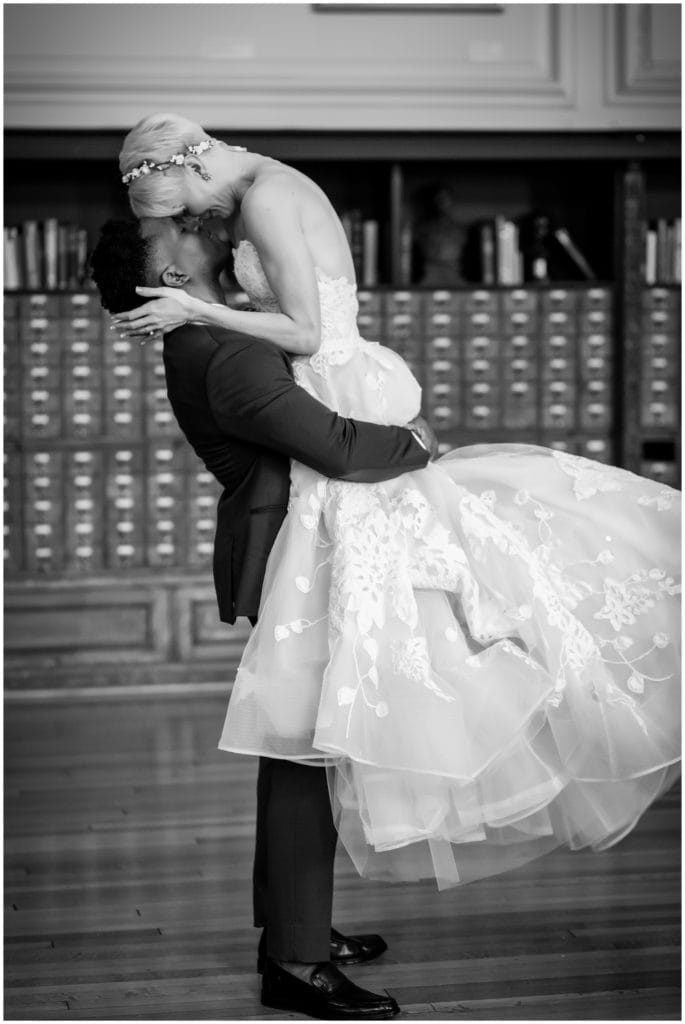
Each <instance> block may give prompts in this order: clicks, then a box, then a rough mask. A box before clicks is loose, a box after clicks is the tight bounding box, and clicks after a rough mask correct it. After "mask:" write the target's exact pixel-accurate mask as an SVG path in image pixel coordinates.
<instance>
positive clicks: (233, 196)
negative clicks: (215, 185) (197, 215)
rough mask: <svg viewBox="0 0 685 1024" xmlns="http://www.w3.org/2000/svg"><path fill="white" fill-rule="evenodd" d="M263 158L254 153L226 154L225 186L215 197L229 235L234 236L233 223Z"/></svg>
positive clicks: (237, 216) (238, 214)
mask: <svg viewBox="0 0 685 1024" xmlns="http://www.w3.org/2000/svg"><path fill="white" fill-rule="evenodd" d="M263 159H264V158H263V157H260V156H256V155H255V154H254V153H227V154H226V158H225V160H226V163H225V165H224V171H225V177H224V175H222V178H223V179H224V181H225V185H222V187H221V189H220V191H219V195H218V196H217V202H216V208H217V209H218V210H220V211H222V215H223V216H224V218H225V219H226V220H227V221H228V222H229V223H230V226H231V234H232V235H234V234H235V222H236V220H237V219H238V218H239V216H240V204H241V202H242V201H243V197H244V195H245V193H246V192H247V190H248V189H249V188H250V186H251V185H252V184H253V183H254V180H255V178H256V176H257V171H258V168H259V164H260V162H261V161H262V160H263Z"/></svg>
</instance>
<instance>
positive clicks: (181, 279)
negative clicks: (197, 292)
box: [160, 263, 190, 288]
mask: <svg viewBox="0 0 685 1024" xmlns="http://www.w3.org/2000/svg"><path fill="white" fill-rule="evenodd" d="M160 277H161V279H162V284H165V285H166V286H167V288H185V286H186V285H187V284H188V282H189V281H190V275H189V274H186V273H185V272H184V271H183V270H179V268H178V267H175V266H174V265H173V263H172V264H170V265H169V266H168V267H165V268H164V270H163V271H162V273H161V274H160Z"/></svg>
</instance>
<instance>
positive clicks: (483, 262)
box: [480, 221, 497, 284]
mask: <svg viewBox="0 0 685 1024" xmlns="http://www.w3.org/2000/svg"><path fill="white" fill-rule="evenodd" d="M480 268H481V279H482V282H483V284H496V283H497V274H496V271H495V225H494V224H492V223H490V222H489V221H488V222H486V223H485V224H481V226H480Z"/></svg>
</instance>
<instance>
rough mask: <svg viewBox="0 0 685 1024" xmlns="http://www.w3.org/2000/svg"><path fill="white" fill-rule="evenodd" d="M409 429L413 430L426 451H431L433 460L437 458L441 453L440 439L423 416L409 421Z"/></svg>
mask: <svg viewBox="0 0 685 1024" xmlns="http://www.w3.org/2000/svg"><path fill="white" fill-rule="evenodd" d="M407 429H408V430H411V432H412V433H413V435H414V437H415V438H416V440H417V441H418V442H419V444H420V445H422V446H423V447H424V448H425V449H426V451H428V452H430V457H431V462H433V461H434V460H435V459H437V457H438V455H439V451H438V439H437V437H436V436H435V434H434V433H433V430H432V428H431V427H429V426H428V423H427V422H426V420H425V419H424V418H423V416H417V417H416V419H414V420H412V421H411V423H407Z"/></svg>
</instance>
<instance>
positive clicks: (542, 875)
mask: <svg viewBox="0 0 685 1024" xmlns="http://www.w3.org/2000/svg"><path fill="white" fill-rule="evenodd" d="M224 703H225V702H224V700H223V699H220V698H217V697H215V696H206V695H205V696H202V695H197V696H195V697H193V698H180V697H178V696H175V697H165V698H161V697H155V698H150V699H144V700H140V699H138V700H137V701H133V700H131V698H121V697H120V698H117V699H110V700H106V699H99V700H91V701H89V702H82V703H77V702H69V703H66V702H64V701H62V702H59V701H55V702H48V703H42V704H39V703H37V702H34V703H31V704H17V703H11V704H9V705H8V706H7V709H6V728H5V760H6V767H5V786H6V796H5V838H6V875H5V900H6V914H5V942H6V961H5V1000H6V1005H5V1019H9V1020H20V1019H33V1020H47V1019H63V1020H70V1019H72V1018H73V1019H80V1020H83V1019H88V1020H96V1019H106V1020H116V1019H122V1020H123V1019H128V1020H131V1019H144V1020H155V1019H178V1020H190V1019H192V1020H244V1019H246V1018H247V1019H284V1018H283V1017H282V1016H281V1015H279V1014H277V1013H268V1012H266V1011H265V1009H264V1007H262V1006H261V1004H260V1002H259V994H258V993H259V990H258V982H257V975H256V973H255V947H256V937H257V936H256V932H255V931H254V929H253V928H252V927H251V924H250V882H249V879H250V870H251V854H252V840H253V814H254V779H255V764H254V762H253V760H252V759H250V758H241V757H233V756H230V755H227V754H225V753H222V752H219V751H217V750H216V742H217V738H218V735H219V729H220V725H221V723H222V721H223V714H224ZM679 830H680V789H679V787H678V788H677V789H675V790H672V791H671V792H670V793H669V794H667V796H666V797H665V798H663V799H662V800H661V801H660V802H659V804H657V805H655V806H654V807H653V808H652V809H651V810H650V811H649V812H648V814H647V815H646V816H645V817H644V818H643V820H642V822H641V823H640V825H639V826H638V828H637V829H636V830H635V831H634V832H633V834H632V835H630V836H629V837H628V838H627V839H625V840H624V841H623V842H622V843H621V844H620V845H619V846H618V847H616V848H615V849H614V850H612V851H609V852H608V853H605V854H590V853H579V854H570V853H564V852H558V853H555V854H552V855H550V856H549V857H547V858H543V859H542V860H540V861H538V862H537V863H535V864H533V865H530V866H528V867H526V868H524V869H519V870H518V871H515V872H512V873H511V874H509V875H505V876H502V877H500V878H495V879H492V880H488V881H484V882H480V883H476V884H474V885H471V886H466V887H464V888H463V889H457V890H450V891H448V892H445V893H438V892H437V891H436V890H435V889H434V887H431V886H430V885H425V884H421V885H407V886H403V887H393V886H388V885H382V884H376V883H371V882H367V881H363V880H361V879H359V878H358V877H357V876H356V874H355V873H354V870H353V869H352V868H351V867H350V865H349V863H346V862H345V860H344V859H343V858H342V857H340V860H339V865H338V871H337V876H336V877H337V883H336V885H337V888H336V902H335V915H334V920H335V923H336V924H337V925H338V927H340V928H342V929H347V930H351V929H352V927H353V926H355V927H357V928H358V929H361V930H364V931H375V930H378V931H381V932H382V933H383V934H384V936H385V937H386V939H387V941H388V944H389V947H390V948H389V951H388V953H387V954H386V955H385V956H384V957H383V958H381V959H380V960H379V961H377V962H376V963H375V964H373V965H367V966H361V967H356V968H351V969H350V971H349V973H350V976H351V977H353V980H355V981H356V982H357V983H358V984H361V985H363V986H365V987H367V988H370V989H375V990H377V991H378V990H382V989H384V988H387V989H388V990H389V991H390V992H391V993H392V994H393V995H394V996H395V997H396V998H397V999H398V1001H399V1002H400V1004H401V1006H402V1009H403V1014H402V1016H403V1017H404V1018H405V1019H411V1020H431V1019H436V1020H478V1019H489V1020H522V1019H545V1020H547V1019H552V1018H557V1019H566V1020H569V1019H573V1020H579V1019H581V1020H582V1019H588V1018H595V1019H624V1020H625V1019H642V1020H644V1019H680V1016H681V997H680V963H681V960H680V831H679Z"/></svg>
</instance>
